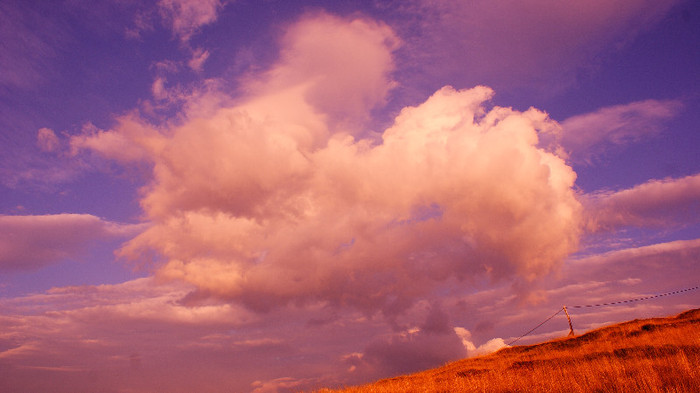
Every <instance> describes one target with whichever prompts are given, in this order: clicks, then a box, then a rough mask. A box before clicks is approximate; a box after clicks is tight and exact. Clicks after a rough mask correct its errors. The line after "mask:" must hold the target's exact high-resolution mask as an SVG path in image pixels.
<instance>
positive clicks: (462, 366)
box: [319, 309, 700, 393]
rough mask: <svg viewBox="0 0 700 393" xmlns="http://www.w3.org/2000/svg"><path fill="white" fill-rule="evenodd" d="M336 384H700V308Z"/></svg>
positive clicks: (586, 388)
mask: <svg viewBox="0 0 700 393" xmlns="http://www.w3.org/2000/svg"><path fill="white" fill-rule="evenodd" d="M334 391H337V392H345V393H370V392H371V393H386V392H415V393H428V392H611V393H612V392H630V393H631V392H700V309H697V310H692V311H687V312H685V313H683V314H680V315H679V316H677V317H671V318H653V319H646V320H634V321H631V322H626V323H622V324H619V325H614V326H609V327H605V328H601V329H598V330H594V331H591V332H589V333H586V334H583V335H581V336H578V337H573V338H566V339H560V340H554V341H550V342H546V343H542V344H537V345H530V346H519V347H512V348H506V349H503V350H500V351H498V352H496V353H494V354H491V355H488V356H482V357H478V358H471V359H465V360H460V361H457V362H454V363H450V364H447V365H445V366H443V367H441V368H438V369H434V370H428V371H423V372H420V373H417V374H413V375H406V376H400V377H396V378H390V379H385V380H382V381H379V382H376V383H373V384H369V385H364V386H359V387H350V388H345V389H341V390H329V389H323V390H320V391H319V393H321V392H334Z"/></svg>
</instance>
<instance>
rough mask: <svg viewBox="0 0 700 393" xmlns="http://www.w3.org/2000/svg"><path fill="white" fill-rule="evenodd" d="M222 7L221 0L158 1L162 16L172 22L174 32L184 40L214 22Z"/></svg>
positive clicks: (187, 39)
mask: <svg viewBox="0 0 700 393" xmlns="http://www.w3.org/2000/svg"><path fill="white" fill-rule="evenodd" d="M221 7H223V4H222V2H221V0H160V1H159V2H158V8H159V11H160V14H161V16H162V17H163V18H164V19H165V20H166V21H167V22H168V23H170V25H171V26H170V27H171V29H172V31H173V34H175V35H176V36H177V37H179V38H180V39H181V40H182V41H184V42H186V41H189V39H190V37H192V35H193V34H195V33H196V32H197V30H199V28H200V27H202V26H204V25H207V24H209V23H212V22H214V21H215V20H216V17H217V13H218V12H219V10H220V9H221Z"/></svg>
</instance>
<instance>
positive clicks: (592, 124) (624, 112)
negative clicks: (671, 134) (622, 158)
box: [561, 100, 682, 161]
mask: <svg viewBox="0 0 700 393" xmlns="http://www.w3.org/2000/svg"><path fill="white" fill-rule="evenodd" d="M681 107H682V104H681V103H680V102H679V101H657V100H646V101H637V102H632V103H629V104H625V105H616V106H612V107H607V108H602V109H599V110H597V111H595V112H593V113H587V114H583V115H577V116H573V117H570V118H568V119H566V120H564V121H563V122H562V128H563V134H562V141H561V143H562V145H563V146H564V148H566V149H567V150H568V151H569V152H570V153H571V156H572V158H573V159H574V160H577V161H590V160H591V158H593V157H595V156H596V155H597V154H600V153H601V152H602V151H604V150H605V148H606V147H608V146H610V145H623V144H627V143H631V142H636V141H639V140H641V139H643V138H648V137H650V136H653V135H655V134H657V133H658V132H659V131H660V130H661V129H662V124H661V123H662V122H663V121H664V120H668V119H670V118H672V117H673V116H675V115H676V114H677V113H678V112H679V110H680V109H681Z"/></svg>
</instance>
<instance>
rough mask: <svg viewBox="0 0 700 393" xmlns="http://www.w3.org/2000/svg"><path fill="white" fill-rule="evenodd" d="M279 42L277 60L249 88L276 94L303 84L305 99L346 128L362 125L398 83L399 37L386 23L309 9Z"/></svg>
mask: <svg viewBox="0 0 700 393" xmlns="http://www.w3.org/2000/svg"><path fill="white" fill-rule="evenodd" d="M281 44H282V50H281V54H280V57H281V58H280V60H279V62H278V63H277V64H276V65H275V66H273V67H272V68H271V69H270V70H269V71H268V72H266V73H265V75H263V76H262V78H261V79H262V80H260V79H257V78H256V79H255V80H250V81H249V83H248V86H247V88H248V89H251V90H252V91H254V94H256V95H267V96H274V95H275V94H277V92H279V91H284V90H289V89H294V88H295V87H298V86H303V89H304V92H303V98H304V100H305V101H307V102H308V104H309V105H311V106H312V107H313V108H314V110H316V111H320V112H321V113H323V114H325V115H326V116H328V117H329V120H330V121H331V123H340V126H341V127H342V128H344V129H345V131H351V130H352V129H348V128H349V127H350V128H352V127H357V126H360V125H363V123H364V121H366V120H367V119H368V116H369V115H370V111H371V110H372V109H374V108H375V107H377V106H379V105H381V104H382V103H384V101H385V99H386V95H387V93H388V92H389V90H390V89H391V88H392V87H393V86H394V85H395V82H394V81H393V80H392V79H391V77H390V73H391V72H392V71H393V70H394V62H393V58H392V52H393V51H395V50H396V49H397V48H398V47H399V46H400V41H399V39H398V38H397V37H396V35H395V34H394V32H393V31H392V30H391V29H390V28H389V27H388V26H386V25H384V24H382V23H379V22H375V21H373V20H370V19H362V18H356V19H350V20H345V19H341V18H338V17H335V16H332V15H328V14H324V13H319V14H309V15H306V16H304V17H303V18H302V19H301V20H300V21H298V22H297V23H295V24H293V25H292V26H290V27H289V28H288V29H287V31H286V33H285V34H284V36H283V37H282V39H281ZM258 78H259V77H258ZM261 82H262V83H261ZM287 104H288V103H287Z"/></svg>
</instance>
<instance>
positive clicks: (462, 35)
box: [397, 0, 680, 90]
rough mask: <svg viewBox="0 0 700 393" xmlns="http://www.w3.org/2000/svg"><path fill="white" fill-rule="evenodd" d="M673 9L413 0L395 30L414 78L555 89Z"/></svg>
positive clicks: (641, 0) (639, 1)
mask: <svg viewBox="0 0 700 393" xmlns="http://www.w3.org/2000/svg"><path fill="white" fill-rule="evenodd" d="M678 3H680V0H665V1H655V2H648V1H645V0H633V1H605V0H595V1H589V0H576V1H567V2H553V1H549V0H535V1H502V0H499V1H491V0H477V1H472V0H469V1H468V0H458V1H441V0H437V1H436V0H418V1H413V2H409V3H404V4H402V6H403V7H404V8H406V9H407V10H408V12H407V14H406V18H405V20H401V21H397V25H399V26H404V25H405V26H407V27H406V28H405V31H402V33H404V35H405V38H406V40H407V42H408V43H410V46H411V47H412V48H413V49H412V52H413V53H414V54H415V56H417V57H418V60H417V62H418V63H421V64H423V65H422V66H421V67H420V70H419V71H418V72H419V73H420V72H428V73H430V74H432V75H437V76H440V77H442V78H447V77H452V78H459V80H463V81H464V82H465V83H466V84H467V85H471V84H475V83H487V84H490V85H493V86H496V87H501V86H503V87H506V86H512V85H513V84H518V85H527V86H533V87H535V88H546V89H548V90H551V89H555V90H556V89H560V88H561V87H562V86H568V85H570V84H571V83H573V82H575V78H576V77H577V72H581V71H584V72H588V71H589V70H588V69H586V68H584V67H587V66H588V64H593V65H595V61H594V59H595V57H596V55H598V54H599V53H600V52H602V51H606V50H610V49H614V48H615V46H619V45H621V44H624V43H625V42H626V41H629V40H630V39H632V38H634V37H635V36H636V35H637V34H638V33H639V32H641V31H644V30H645V29H648V28H649V27H650V26H653V25H654V24H655V23H656V22H657V21H659V20H660V19H661V18H662V17H663V16H664V15H666V14H667V13H668V12H669V10H670V9H671V8H672V7H673V6H674V5H676V4H678ZM399 9H400V8H399ZM417 15H418V16H417ZM416 21H417V22H416ZM409 36H411V39H410V40H409V39H408V37H409ZM425 64H429V65H428V66H424V65H425ZM415 77H416V78H420V74H416V75H415Z"/></svg>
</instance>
